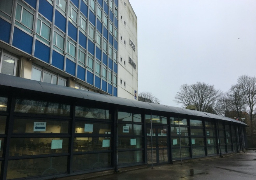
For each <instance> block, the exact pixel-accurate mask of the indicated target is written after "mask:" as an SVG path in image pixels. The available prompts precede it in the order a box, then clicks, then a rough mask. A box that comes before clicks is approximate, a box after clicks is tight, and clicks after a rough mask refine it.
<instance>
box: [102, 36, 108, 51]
mask: <svg viewBox="0 0 256 180" xmlns="http://www.w3.org/2000/svg"><path fill="white" fill-rule="evenodd" d="M103 50H104V51H105V52H107V41H106V40H105V39H104V40H103Z"/></svg>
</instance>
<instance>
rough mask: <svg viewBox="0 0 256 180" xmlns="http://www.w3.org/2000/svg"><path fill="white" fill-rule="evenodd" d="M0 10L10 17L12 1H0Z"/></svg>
mask: <svg viewBox="0 0 256 180" xmlns="http://www.w3.org/2000/svg"><path fill="white" fill-rule="evenodd" d="M0 10H1V11H4V12H5V13H7V14H8V15H10V16H11V13H12V1H10V0H1V1H0Z"/></svg>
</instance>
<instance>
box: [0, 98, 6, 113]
mask: <svg viewBox="0 0 256 180" xmlns="http://www.w3.org/2000/svg"><path fill="white" fill-rule="evenodd" d="M7 100H8V99H7V98H6V97H0V111H6V110H7Z"/></svg>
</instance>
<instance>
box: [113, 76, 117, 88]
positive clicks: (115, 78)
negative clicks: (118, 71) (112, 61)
mask: <svg viewBox="0 0 256 180" xmlns="http://www.w3.org/2000/svg"><path fill="white" fill-rule="evenodd" d="M116 83H117V77H116V76H115V75H114V78H113V84H114V85H115V86H116Z"/></svg>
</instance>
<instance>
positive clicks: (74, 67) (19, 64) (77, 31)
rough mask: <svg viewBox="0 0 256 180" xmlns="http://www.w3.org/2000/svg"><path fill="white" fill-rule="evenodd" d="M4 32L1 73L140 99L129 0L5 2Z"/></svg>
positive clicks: (0, 10) (0, 17) (0, 19)
mask: <svg viewBox="0 0 256 180" xmlns="http://www.w3.org/2000/svg"><path fill="white" fill-rule="evenodd" d="M120 10H122V12H120ZM124 20H125V21H124ZM0 27H1V28H0V52H1V54H0V55H1V56H0V73H2V74H8V75H13V76H18V77H22V78H26V79H31V80H37V81H41V82H47V83H51V84H57V85H61V86H68V87H72V88H76V89H82V90H89V91H93V92H97V93H101V94H108V95H113V96H118V97H124V98H128V99H136V94H137V91H138V67H137V62H138V56H137V54H138V53H137V51H138V50H137V19H136V15H135V13H134V12H133V11H132V8H131V5H130V3H129V1H128V0H13V1H10V0H0ZM119 79H120V80H119Z"/></svg>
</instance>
